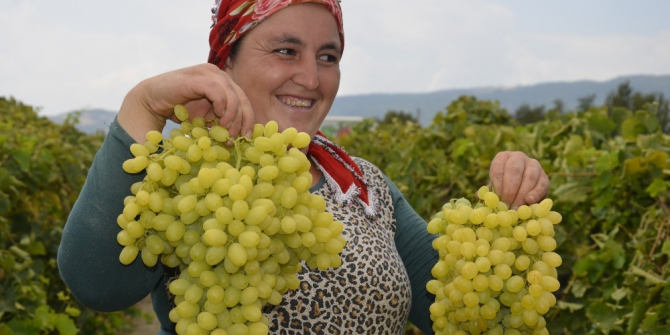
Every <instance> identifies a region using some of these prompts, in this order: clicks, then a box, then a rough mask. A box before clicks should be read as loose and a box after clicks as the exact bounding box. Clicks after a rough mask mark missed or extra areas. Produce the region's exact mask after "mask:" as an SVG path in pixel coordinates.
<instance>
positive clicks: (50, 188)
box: [0, 96, 670, 335]
mask: <svg viewBox="0 0 670 335" xmlns="http://www.w3.org/2000/svg"><path fill="white" fill-rule="evenodd" d="M657 114H658V104H654V103H648V104H646V105H645V107H644V108H641V109H638V110H629V109H627V108H609V107H607V106H602V107H591V108H590V109H588V110H586V111H582V112H569V113H558V112H549V113H547V114H546V115H545V116H544V119H542V120H539V121H537V122H534V123H529V124H525V125H520V124H518V123H517V121H516V120H514V119H513V118H512V117H511V116H510V115H509V114H508V113H507V111H505V110H504V109H501V108H500V107H499V106H498V105H497V103H495V102H491V101H480V100H477V99H476V98H474V97H465V96H464V97H461V98H459V99H458V100H455V101H453V102H452V103H451V104H450V105H449V106H448V107H447V108H446V110H445V111H443V112H441V113H438V115H437V116H436V117H435V118H434V120H433V122H432V124H430V125H428V126H425V127H423V126H421V125H419V124H417V123H414V122H405V121H403V122H401V121H395V122H387V123H378V122H375V121H374V120H366V121H364V122H362V123H359V124H358V125H356V126H354V127H353V128H352V129H351V131H350V132H349V133H348V134H347V135H344V136H342V137H341V138H339V139H338V141H339V143H340V144H341V145H343V146H344V148H345V149H346V150H347V151H348V152H349V153H350V154H352V155H355V156H360V157H363V158H365V159H367V160H369V161H370V162H372V163H373V164H375V165H377V166H379V167H380V168H382V169H383V171H384V172H385V173H386V175H387V176H388V177H389V178H390V179H391V180H393V181H394V182H395V183H396V184H397V185H398V187H399V189H400V190H401V191H402V192H403V193H404V195H405V197H406V198H407V199H408V201H409V202H410V203H411V204H412V206H413V207H414V208H415V209H416V210H417V212H418V213H419V214H420V215H422V216H423V217H424V218H426V219H428V218H429V217H431V216H432V214H433V213H435V212H437V211H438V210H439V209H440V208H441V207H442V205H443V204H444V203H445V202H447V201H449V200H450V199H451V198H459V197H464V196H465V197H467V196H469V195H472V194H475V193H476V192H477V189H478V188H479V186H481V185H486V184H487V183H488V167H489V165H490V162H491V160H492V159H493V157H494V155H495V154H496V153H497V152H499V151H502V150H512V151H523V152H525V153H526V154H527V155H528V156H530V157H533V158H536V159H537V160H538V161H540V163H541V164H542V166H543V167H544V169H545V171H546V172H547V174H548V175H549V177H550V180H551V189H550V194H549V197H550V198H552V199H553V200H554V209H555V210H556V211H558V212H560V213H562V215H563V221H562V222H561V224H560V225H557V226H556V236H555V238H556V241H557V242H558V248H557V252H558V253H559V254H560V255H561V256H562V258H563V264H562V265H561V266H560V268H559V273H558V279H559V281H560V283H561V288H560V289H559V290H558V291H557V292H556V298H557V301H558V303H557V305H556V307H554V308H552V309H551V310H550V311H549V313H548V314H547V315H545V318H546V319H547V327H548V329H549V331H550V334H552V335H559V334H566V335H567V334H613V335H619V334H621V335H624V334H625V335H633V334H639V335H641V334H650V335H666V334H670V280H669V279H668V277H670V275H669V272H670V265H669V262H668V260H669V258H670V242H669V241H668V240H669V239H668V236H669V235H670V234H669V232H670V209H669V208H668V200H667V199H668V198H669V197H670V166H669V164H668V161H669V158H670V136H668V135H667V134H664V133H663V132H662V131H661V129H662V127H661V124H660V123H659V116H658V115H657ZM76 122H77V120H76V118H73V119H70V120H68V121H66V122H65V123H64V124H62V125H57V124H54V123H52V122H51V121H49V120H48V119H46V118H44V117H40V116H39V115H38V113H37V111H36V110H35V109H33V108H32V107H30V106H27V105H24V104H22V103H21V102H19V101H16V100H14V99H7V98H0V295H1V296H2V297H3V299H2V301H0V335H6V334H7V335H12V334H13V335H19V334H63V335H73V334H110V335H111V334H118V333H119V332H121V331H124V330H128V329H127V328H128V327H129V325H130V324H131V322H129V320H130V319H132V318H136V317H141V316H144V315H143V314H141V313H140V312H139V311H138V310H136V309H129V310H125V311H121V312H115V313H101V312H95V311H92V310H89V309H87V308H85V307H83V306H81V305H80V304H79V303H77V302H76V301H75V300H74V299H73V298H72V297H71V295H70V294H69V292H68V290H67V288H66V287H65V286H64V284H63V283H62V281H61V280H60V278H59V275H58V269H57V267H56V260H55V259H56V251H57V248H58V244H59V242H60V235H61V232H62V227H63V225H64V223H65V221H66V219H67V216H68V214H69V212H70V210H71V207H72V205H73V203H74V201H75V200H76V198H77V196H78V194H79V190H80V189H81V187H82V185H83V182H84V180H85V178H86V173H87V170H88V168H89V167H90V165H91V162H92V160H93V157H94V155H95V152H96V151H97V149H98V148H99V147H100V145H101V143H102V140H103V136H104V135H103V134H93V135H91V134H84V133H82V132H80V131H77V130H76V129H75V127H74V125H75V124H76ZM409 331H410V332H416V331H415V330H409Z"/></svg>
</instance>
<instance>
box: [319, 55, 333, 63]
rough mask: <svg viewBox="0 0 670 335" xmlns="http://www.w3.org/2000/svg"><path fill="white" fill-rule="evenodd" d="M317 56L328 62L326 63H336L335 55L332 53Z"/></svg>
mask: <svg viewBox="0 0 670 335" xmlns="http://www.w3.org/2000/svg"><path fill="white" fill-rule="evenodd" d="M319 58H320V59H321V60H323V61H326V62H328V63H337V57H335V56H333V55H323V56H321V57H319Z"/></svg>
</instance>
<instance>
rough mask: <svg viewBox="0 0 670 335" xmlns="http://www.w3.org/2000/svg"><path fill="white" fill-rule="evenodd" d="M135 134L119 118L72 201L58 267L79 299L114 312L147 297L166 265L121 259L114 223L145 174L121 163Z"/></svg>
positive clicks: (66, 282) (92, 306) (128, 151)
mask: <svg viewBox="0 0 670 335" xmlns="http://www.w3.org/2000/svg"><path fill="white" fill-rule="evenodd" d="M132 143H134V141H133V139H132V138H130V136H129V135H128V134H127V133H126V132H125V131H124V130H123V129H122V128H121V127H120V125H119V124H118V122H117V121H116V120H115V121H114V122H113V123H112V124H111V126H110V131H109V133H108V134H107V136H106V138H105V141H104V143H103V145H102V147H101V148H100V150H99V151H98V152H97V154H96V156H95V159H94V161H93V165H92V166H91V169H90V170H89V172H88V176H87V178H86V182H85V183H84V187H83V189H82V191H81V193H80V195H79V198H78V199H77V201H76V202H75V204H74V207H73V209H72V212H71V213H70V215H69V217H68V220H67V223H66V224H65V228H64V229H63V237H62V240H61V244H60V246H59V249H58V268H59V271H60V275H61V277H62V278H63V281H64V282H65V284H66V285H67V286H68V288H70V291H72V294H73V296H74V297H75V299H77V301H79V302H81V303H82V304H84V305H85V306H87V307H89V308H92V309H95V310H100V311H116V310H121V309H124V308H127V307H130V306H132V305H133V304H135V303H136V302H138V301H140V300H141V299H142V298H144V297H145V296H146V295H147V294H148V293H149V292H150V291H151V288H152V287H153V286H154V285H155V284H156V282H157V281H158V280H159V279H160V277H161V276H162V274H163V268H162V266H160V265H158V266H155V267H153V268H147V267H146V266H145V265H144V264H143V263H142V261H141V259H140V258H139V257H138V259H137V260H135V262H133V263H132V264H131V265H129V266H124V265H122V264H121V262H120V261H119V253H120V252H121V249H122V246H121V245H119V243H118V242H117V241H116V235H117V234H118V233H119V231H121V228H120V227H119V226H118V224H117V223H116V218H117V216H118V215H119V214H120V213H122V211H123V199H124V198H125V197H126V196H128V195H130V186H131V185H132V184H133V183H134V182H136V181H139V180H141V179H142V178H143V177H144V176H143V174H137V175H131V174H128V173H126V172H124V171H123V170H122V168H121V165H122V164H123V161H125V160H126V159H128V158H132V155H131V154H130V150H129V149H128V148H129V146H130V144H132Z"/></svg>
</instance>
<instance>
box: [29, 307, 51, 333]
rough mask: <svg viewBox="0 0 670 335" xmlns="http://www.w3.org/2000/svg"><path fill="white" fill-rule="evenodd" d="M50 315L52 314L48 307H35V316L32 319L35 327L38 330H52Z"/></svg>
mask: <svg viewBox="0 0 670 335" xmlns="http://www.w3.org/2000/svg"><path fill="white" fill-rule="evenodd" d="M50 314H52V313H51V311H50V310H49V306H47V305H42V306H40V307H37V309H36V310H35V316H34V317H33V322H34V324H35V326H36V327H37V328H39V329H53V325H52V324H51V320H50Z"/></svg>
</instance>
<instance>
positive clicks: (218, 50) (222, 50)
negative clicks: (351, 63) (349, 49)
mask: <svg viewBox="0 0 670 335" xmlns="http://www.w3.org/2000/svg"><path fill="white" fill-rule="evenodd" d="M304 2H315V3H320V4H323V5H325V6H326V8H328V10H329V11H330V12H331V13H332V14H333V16H334V17H335V21H336V22H337V27H338V29H339V32H340V41H341V42H342V50H344V29H343V27H342V9H341V8H340V3H339V1H338V0H216V4H215V7H214V8H212V14H213V15H212V21H214V25H213V26H212V30H211V31H210V33H209V47H210V51H209V60H208V62H209V63H212V64H215V65H217V66H218V67H219V68H223V66H224V64H225V63H226V60H227V59H228V55H229V54H230V49H231V48H232V46H233V44H234V43H235V41H237V40H238V39H239V38H240V37H242V35H244V34H245V33H246V32H247V31H249V30H250V29H251V28H253V27H255V26H256V25H257V24H259V23H260V22H261V21H263V20H264V19H265V18H267V17H268V16H270V15H272V14H274V13H275V12H277V11H279V10H280V9H283V8H286V7H288V6H290V5H294V4H299V3H304Z"/></svg>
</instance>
